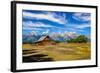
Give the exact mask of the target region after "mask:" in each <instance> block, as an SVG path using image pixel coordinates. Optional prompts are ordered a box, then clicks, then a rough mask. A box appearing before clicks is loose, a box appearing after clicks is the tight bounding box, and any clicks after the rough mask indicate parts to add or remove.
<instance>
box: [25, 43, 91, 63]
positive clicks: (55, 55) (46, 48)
mask: <svg viewBox="0 0 100 73" xmlns="http://www.w3.org/2000/svg"><path fill="white" fill-rule="evenodd" d="M24 50H28V51H32V52H34V51H35V52H37V53H39V54H45V55H47V56H45V57H47V58H52V59H53V60H54V61H64V60H66V61H67V60H85V59H90V58H91V47H90V43H57V44H56V45H52V44H51V45H48V44H44V45H35V44H23V51H24ZM26 52H27V51H26ZM33 54H34V53H33Z"/></svg>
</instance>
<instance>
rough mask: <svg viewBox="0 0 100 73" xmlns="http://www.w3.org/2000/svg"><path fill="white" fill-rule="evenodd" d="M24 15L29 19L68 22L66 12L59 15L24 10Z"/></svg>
mask: <svg viewBox="0 0 100 73" xmlns="http://www.w3.org/2000/svg"><path fill="white" fill-rule="evenodd" d="M23 17H25V18H29V19H38V20H42V19H45V20H49V21H52V22H57V23H60V24H65V23H66V22H67V20H66V19H65V15H64V14H63V15H62V16H59V15H57V14H55V13H52V12H46V13H41V14H40V13H39V14H36V13H31V12H25V11H23Z"/></svg>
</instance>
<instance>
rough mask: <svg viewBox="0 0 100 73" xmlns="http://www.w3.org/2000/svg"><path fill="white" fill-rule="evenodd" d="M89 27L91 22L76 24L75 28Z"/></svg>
mask: <svg viewBox="0 0 100 73" xmlns="http://www.w3.org/2000/svg"><path fill="white" fill-rule="evenodd" d="M88 27H90V24H82V25H76V27H75V28H79V29H84V28H88Z"/></svg>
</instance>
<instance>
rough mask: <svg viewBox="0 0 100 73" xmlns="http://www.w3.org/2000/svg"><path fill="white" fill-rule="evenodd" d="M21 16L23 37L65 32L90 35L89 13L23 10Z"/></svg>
mask: <svg viewBox="0 0 100 73" xmlns="http://www.w3.org/2000/svg"><path fill="white" fill-rule="evenodd" d="M22 14H23V17H22V23H23V34H24V35H25V34H26V35H27V34H31V33H36V34H49V35H50V34H53V33H59V34H62V33H67V32H73V33H77V34H82V35H86V36H87V35H90V30H91V14H90V13H83V12H56V11H36V10H23V13H22Z"/></svg>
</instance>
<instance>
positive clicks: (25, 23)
mask: <svg viewBox="0 0 100 73" xmlns="http://www.w3.org/2000/svg"><path fill="white" fill-rule="evenodd" d="M23 27H30V28H33V27H53V26H51V25H49V24H45V23H42V22H35V23H33V22H32V21H23Z"/></svg>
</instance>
